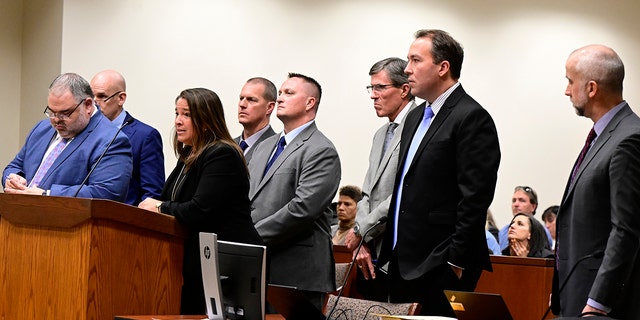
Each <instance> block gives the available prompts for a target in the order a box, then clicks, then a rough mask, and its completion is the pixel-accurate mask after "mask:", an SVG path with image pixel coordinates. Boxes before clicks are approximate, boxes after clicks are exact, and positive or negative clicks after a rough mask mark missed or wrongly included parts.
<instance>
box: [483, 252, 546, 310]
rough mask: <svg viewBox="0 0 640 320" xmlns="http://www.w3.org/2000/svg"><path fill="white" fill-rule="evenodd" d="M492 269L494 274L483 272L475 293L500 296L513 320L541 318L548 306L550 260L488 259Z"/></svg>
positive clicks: (494, 257) (501, 257) (493, 257)
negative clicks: (497, 294)
mask: <svg viewBox="0 0 640 320" xmlns="http://www.w3.org/2000/svg"><path fill="white" fill-rule="evenodd" d="M491 265H492V267H493V272H487V271H483V272H482V276H481V277H480V280H479V281H478V285H477V286H476V290H475V291H476V292H488V293H499V294H500V295H502V298H503V299H504V302H505V303H506V304H507V307H508V308H509V312H511V316H512V317H513V318H514V319H518V320H529V319H531V320H539V319H540V318H542V315H543V314H544V312H545V311H546V309H547V307H548V306H549V295H550V294H551V284H552V280H553V259H541V258H520V257H506V256H491ZM550 314H551V313H550ZM550 318H553V317H552V316H551V315H550V316H548V317H547V319H550Z"/></svg>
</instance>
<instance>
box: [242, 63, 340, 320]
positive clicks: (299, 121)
mask: <svg viewBox="0 0 640 320" xmlns="http://www.w3.org/2000/svg"><path fill="white" fill-rule="evenodd" d="M321 94H322V91H321V87H320V85H319V84H318V82H317V81H316V80H314V79H312V78H310V77H308V76H304V75H301V74H295V73H290V74H289V78H288V79H287V80H286V81H285V82H284V83H283V84H282V86H281V87H280V95H279V97H278V109H277V116H278V118H279V119H280V120H281V121H282V123H283V124H284V131H283V132H281V133H280V134H277V135H274V136H272V137H270V138H268V139H267V140H265V141H263V142H262V143H260V144H259V145H258V146H257V147H256V150H255V153H254V155H253V158H252V159H251V161H250V162H249V175H250V190H249V199H250V200H251V217H252V219H253V222H254V223H255V227H256V230H257V231H258V233H259V234H260V236H261V237H262V239H263V241H264V243H265V244H266V245H267V253H268V254H269V261H270V264H269V280H270V282H271V283H274V284H279V285H286V286H292V287H296V288H298V289H299V290H301V291H302V292H303V293H305V295H306V296H307V298H308V299H309V300H310V301H311V302H312V303H313V304H314V305H315V306H316V307H317V308H318V309H322V305H323V304H324V294H325V293H326V292H330V291H334V290H335V262H334V259H333V251H332V250H333V245H332V242H331V232H330V224H329V219H330V217H331V210H330V209H329V205H330V204H331V200H332V199H333V197H334V196H335V194H336V191H337V189H338V184H339V182H340V158H339V157H338V152H337V151H336V148H335V147H334V145H333V143H331V141H330V140H329V139H328V138H327V137H326V136H324V135H323V134H322V132H320V130H318V128H317V127H316V124H315V117H316V113H317V111H318V104H319V103H320V97H321Z"/></svg>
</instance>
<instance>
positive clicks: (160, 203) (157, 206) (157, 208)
mask: <svg viewBox="0 0 640 320" xmlns="http://www.w3.org/2000/svg"><path fill="white" fill-rule="evenodd" d="M161 206H162V202H158V203H157V204H156V212H158V213H162V212H160V207H161Z"/></svg>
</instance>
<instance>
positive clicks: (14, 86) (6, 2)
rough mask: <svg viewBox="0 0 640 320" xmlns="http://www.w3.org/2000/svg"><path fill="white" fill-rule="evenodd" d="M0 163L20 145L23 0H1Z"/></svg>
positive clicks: (4, 161) (9, 156)
mask: <svg viewBox="0 0 640 320" xmlns="http://www.w3.org/2000/svg"><path fill="white" fill-rule="evenodd" d="M0 30H2V32H0V97H1V101H2V103H0V113H1V114H2V115H3V117H2V118H3V119H4V121H2V122H3V125H0V137H3V138H2V139H0V166H1V167H3V168H4V165H5V164H6V163H8V162H9V161H11V159H12V158H13V154H14V153H15V152H14V151H15V150H17V149H18V147H19V144H20V142H19V139H18V133H19V132H20V63H21V61H22V58H21V55H22V1H12V0H0Z"/></svg>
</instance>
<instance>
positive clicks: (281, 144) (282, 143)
mask: <svg viewBox="0 0 640 320" xmlns="http://www.w3.org/2000/svg"><path fill="white" fill-rule="evenodd" d="M286 145H287V141H285V140H284V136H282V137H280V140H278V147H277V148H276V152H274V153H273V157H271V159H270V160H269V163H267V167H266V168H265V169H264V173H263V174H262V176H263V177H264V176H265V175H266V174H267V171H269V168H271V165H272V164H273V163H274V162H275V161H276V159H277V158H278V156H279V155H280V153H282V150H284V146H286Z"/></svg>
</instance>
